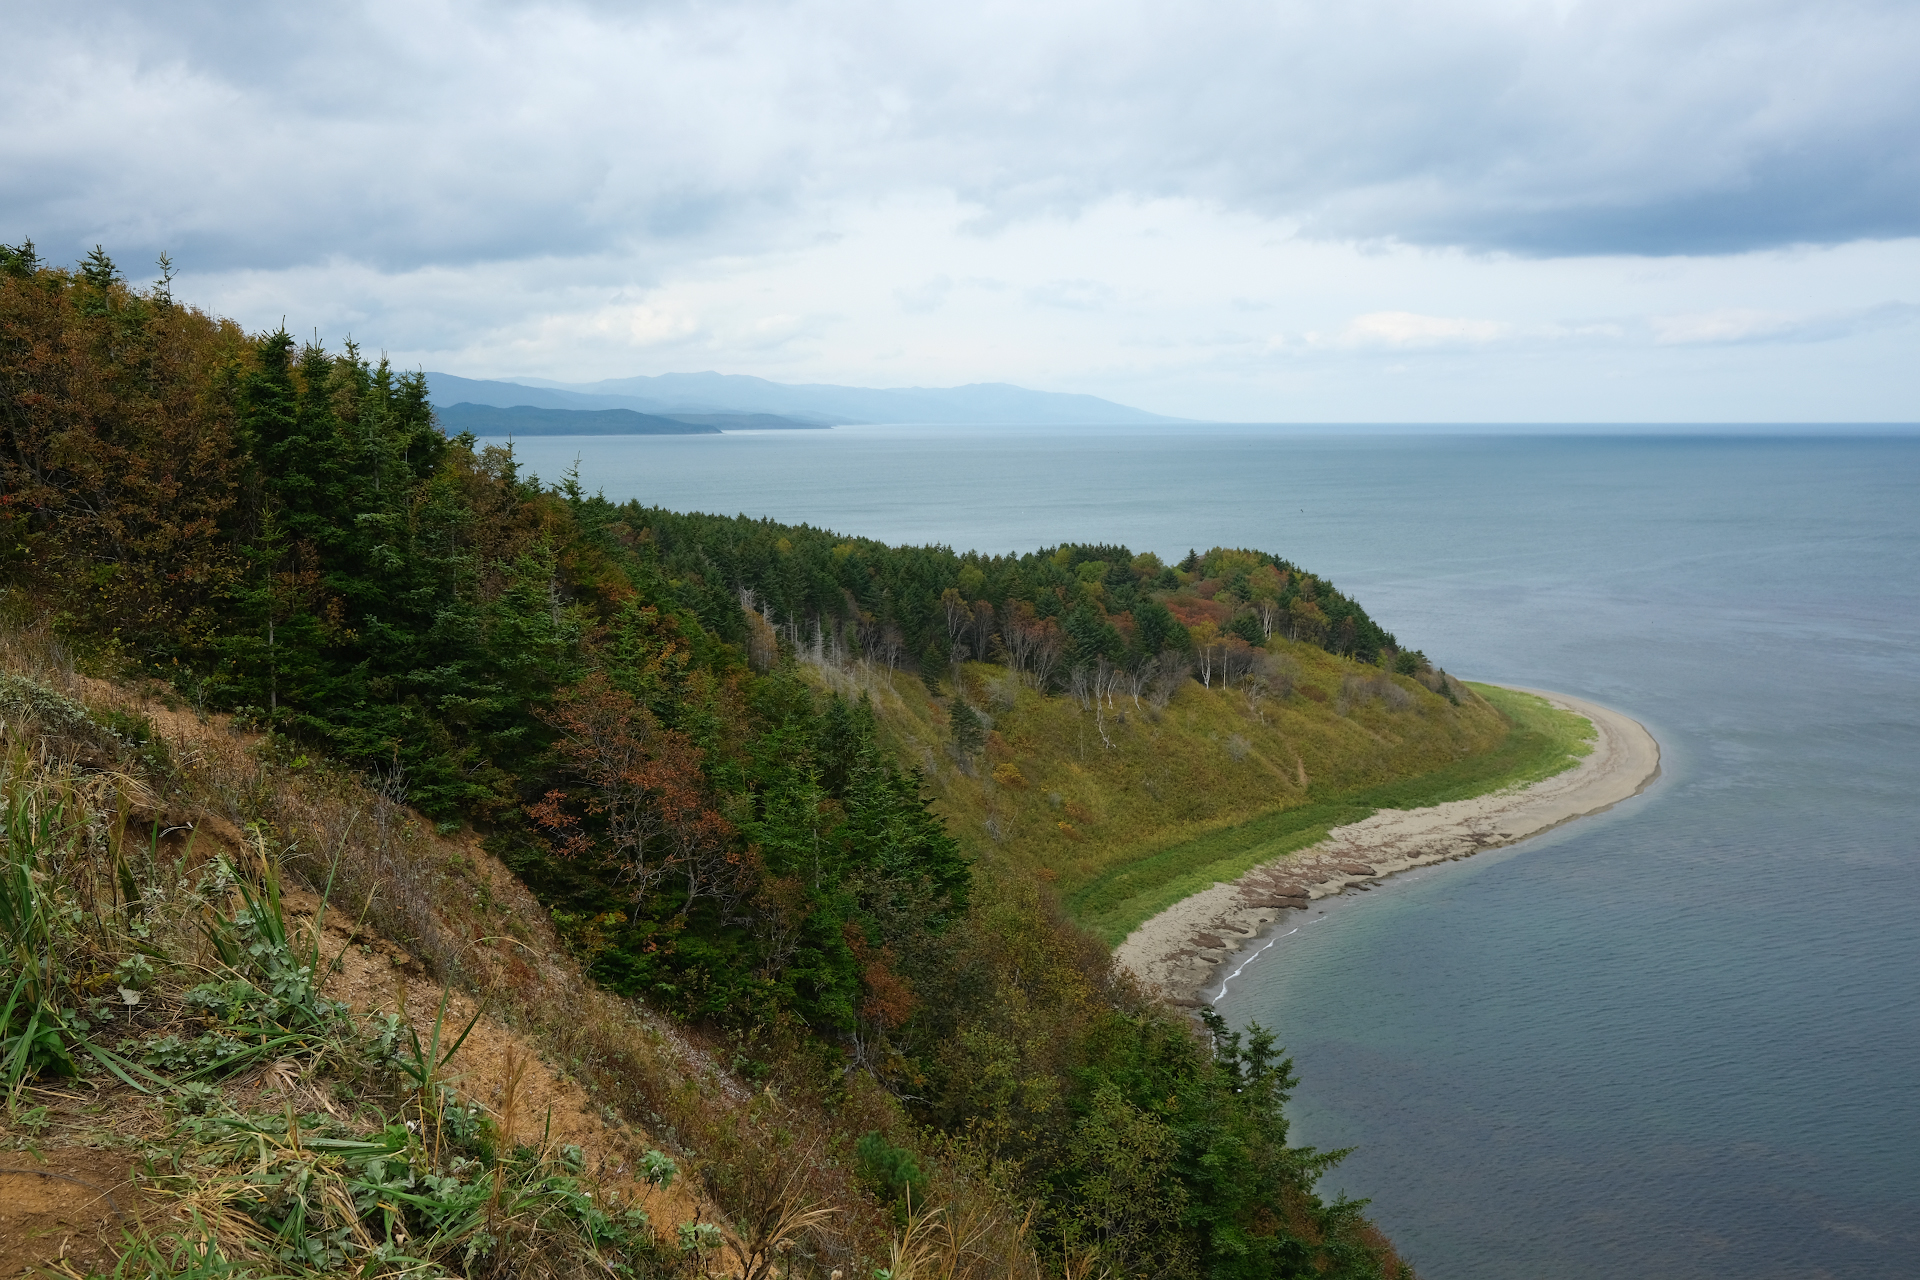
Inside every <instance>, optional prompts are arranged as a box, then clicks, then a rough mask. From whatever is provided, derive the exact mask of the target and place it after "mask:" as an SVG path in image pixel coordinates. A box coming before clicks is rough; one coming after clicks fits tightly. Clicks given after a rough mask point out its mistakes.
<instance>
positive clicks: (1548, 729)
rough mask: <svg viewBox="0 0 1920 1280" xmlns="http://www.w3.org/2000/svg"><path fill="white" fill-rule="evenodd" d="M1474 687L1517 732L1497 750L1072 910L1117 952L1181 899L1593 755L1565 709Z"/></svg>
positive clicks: (1112, 885)
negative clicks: (1338, 838) (1333, 841)
mask: <svg viewBox="0 0 1920 1280" xmlns="http://www.w3.org/2000/svg"><path fill="white" fill-rule="evenodd" d="M1472 688H1473V689H1474V691H1475V692H1476V693H1478V694H1479V695H1480V696H1481V697H1483V698H1485V699H1486V700H1487V701H1488V702H1491V703H1492V704H1493V705H1494V707H1495V708H1496V709H1497V710H1499V712H1500V713H1501V714H1502V715H1503V716H1504V717H1506V720H1507V723H1508V724H1509V725H1510V726H1511V728H1509V730H1508V731H1507V736H1506V737H1505V738H1503V739H1502V740H1501V742H1500V745H1499V746H1497V747H1495V748H1494V749H1493V750H1491V751H1487V752H1483V753H1481V754H1480V755H1477V756H1470V757H1468V758H1467V759H1465V760H1459V761H1456V762H1454V763H1453V764H1450V765H1447V766H1446V767H1445V768H1442V769H1435V770H1433V771H1432V772H1430V773H1423V774H1418V775H1416V776H1414V777H1411V778H1401V779H1398V780H1396V781H1393V782H1387V783H1382V784H1380V785H1378V786H1373V787H1364V788H1359V789H1356V790H1354V791H1350V792H1347V793H1345V794H1340V795H1333V796H1325V797H1320V798H1315V799H1310V800H1309V801H1308V802H1307V803H1306V804H1304V805H1297V806H1295V807H1293V808H1291V809H1279V810H1275V811H1274V812H1271V813H1263V814H1261V815H1260V816H1259V817H1257V818H1254V819H1252V820H1251V821H1249V822H1243V823H1241V824H1240V825H1238V826H1234V827H1227V828H1225V829H1223V830H1220V831H1212V832H1208V833H1207V834H1206V835H1204V836H1201V837H1199V838H1198V839H1194V840H1189V841H1186V842H1184V843H1182V844H1177V845H1174V846H1172V847H1170V848H1167V849H1162V850H1160V851H1159V852H1157V853H1153V854H1149V855H1148V856H1147V857H1145V858H1141V859H1139V860H1138V861H1135V862H1130V863H1127V864H1126V865H1124V866H1119V867H1113V868H1111V869H1109V870H1107V871H1105V872H1103V873H1102V874H1101V875H1099V876H1097V877H1095V878H1094V879H1093V880H1090V881H1089V882H1087V883H1086V884H1084V885H1082V886H1080V887H1079V888H1077V889H1075V890H1073V891H1072V892H1070V893H1069V894H1068V895H1067V897H1066V906H1067V910H1068V912H1069V913H1070V914H1071V915H1072V916H1073V917H1074V919H1075V920H1077V921H1078V922H1079V923H1080V924H1081V925H1083V926H1084V927H1085V928H1087V929H1089V930H1091V931H1092V932H1093V933H1094V934H1095V935H1097V936H1098V937H1100V938H1101V939H1102V940H1103V941H1105V942H1106V943H1107V944H1108V945H1109V946H1112V945H1115V944H1117V943H1118V942H1119V941H1120V940H1121V939H1123V938H1125V937H1126V936H1127V935H1128V934H1129V933H1132V932H1133V931H1134V930H1135V929H1136V928H1138V927H1139V926H1140V925H1141V923H1143V922H1144V921H1146V920H1149V919H1151V918H1152V917H1153V916H1155V915H1157V914H1159V913H1160V912H1162V911H1164V910H1166V909H1167V908H1168V907H1170V906H1172V905H1173V904H1174V903H1176V902H1179V901H1180V900H1181V899H1183V898H1188V897H1191V896H1193V895H1194V894H1196V893H1200V892H1202V891H1203V890H1205V889H1208V888H1210V887H1212V886H1213V885H1215V884H1217V883H1222V882H1225V881H1231V880H1235V879H1238V878H1239V877H1240V876H1242V875H1245V874H1246V873H1247V872H1248V871H1251V870H1252V869H1253V868H1255V867H1257V866H1259V865H1261V864H1262V863H1266V862H1271V861H1273V860H1274V859H1276V858H1281V857H1284V856H1286V855H1287V854H1289V853H1293V852H1295V851H1296V850H1300V849H1304V848H1306V847H1307V846H1309V845H1312V844H1316V843H1318V842H1319V841H1320V840H1322V839H1324V838H1325V837H1326V834H1327V832H1329V831H1331V830H1332V829H1333V828H1335V827H1342V826H1346V825H1347V824H1348V823H1353V822H1359V821H1360V820H1362V819H1363V818H1367V817H1370V816H1371V815H1372V814H1374V813H1375V812H1377V811H1378V810H1381V809H1424V808H1428V807H1430V806H1432V805H1436V804H1446V803H1449V802H1450V801H1454V800H1467V799H1471V798H1472V797H1474V796H1482V795H1487V794H1488V793H1490V792H1494V791H1502V790H1505V789H1506V788H1508V787H1515V786H1528V785H1531V784H1533V783H1535V782H1539V781H1540V780H1542V779H1544V778H1550V777H1552V776H1553V775H1555V774H1557V773H1563V772H1565V771H1566V770H1568V769H1571V768H1572V767H1573V766H1574V765H1576V764H1578V763H1579V761H1580V758H1581V757H1582V756H1585V755H1587V754H1588V753H1589V752H1591V751H1592V750H1593V737H1594V729H1593V726H1592V725H1591V724H1589V723H1588V722H1587V721H1586V720H1585V719H1584V718H1582V717H1580V716H1576V715H1573V714H1572V713H1570V712H1565V711H1558V710H1555V709H1554V708H1553V707H1550V706H1548V705H1547V703H1546V701H1545V700H1544V699H1542V698H1538V697H1536V696H1534V695H1533V694H1530V693H1519V692H1516V691H1514V690H1512V689H1502V688H1500V687H1498V686H1496V685H1485V684H1475V685H1473V686H1472Z"/></svg>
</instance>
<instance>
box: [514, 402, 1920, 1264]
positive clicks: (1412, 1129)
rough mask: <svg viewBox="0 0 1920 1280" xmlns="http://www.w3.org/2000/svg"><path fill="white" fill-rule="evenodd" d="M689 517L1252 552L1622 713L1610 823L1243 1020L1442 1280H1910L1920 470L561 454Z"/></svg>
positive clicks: (1385, 614)
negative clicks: (700, 512) (1649, 774)
mask: <svg viewBox="0 0 1920 1280" xmlns="http://www.w3.org/2000/svg"><path fill="white" fill-rule="evenodd" d="M519 452H520V456H521V457H522V458H523V460H525V461H526V462H527V463H528V464H530V465H531V466H532V467H533V468H534V469H536V470H537V471H538V472H539V473H540V474H541V475H543V476H546V477H548V478H554V477H557V476H558V475H559V474H560V473H561V472H562V471H563V470H564V469H565V468H566V466H567V465H568V464H569V463H571V462H572V460H573V459H574V458H575V457H576V455H577V456H578V458H579V461H580V471H581V476H582V479H583V480H584V482H585V483H586V484H587V485H588V487H589V488H593V487H603V488H604V489H605V490H606V492H607V493H608V495H609V496H612V497H618V498H626V497H638V498H640V499H642V500H643V501H647V502H652V503H661V504H664V505H668V506H672V507H676V508H693V509H705V510H718V511H724V512H734V511H745V512H748V513H751V514H755V515H760V514H766V515H773V516H776V517H779V518H781V519H785V520H804V521H809V522H812V523H816V524H824V525H827V526H830V527H832V528H835V529H839V530H841V531H845V532H850V533H859V534H863V535H867V536H872V537H878V538H883V539H887V540H889V541H896V542H897V541H911V542H944V543H948V544H950V545H953V546H955V547H956V548H966V547H976V546H977V547H980V548H983V549H986V550H995V551H1007V550H1016V549H1018V550H1026V549H1032V548H1034V547H1038V546H1043V545H1048V544H1051V543H1054V542H1058V541H1062V540H1075V541H1083V542H1091V541H1115V542H1125V543H1127V544H1129V545H1131V546H1132V547H1134V548H1135V549H1136V550H1141V549H1149V548H1150V549H1153V550H1156V551H1158V552H1160V553H1161V554H1162V555H1163V556H1166V555H1172V556H1177V555H1181V554H1184V552H1185V551H1186V550H1187V549H1188V548H1189V547H1197V548H1201V549H1205V548H1207V547H1209V546H1212V545H1215V544H1225V545H1248V546H1255V547H1260V548H1263V549H1268V550H1272V551H1275V552H1279V553H1281V554H1284V555H1286V556H1288V557H1290V558H1292V559H1294V560H1296V561H1297V562H1299V563H1301V564H1303V565H1306V566H1308V567H1310V568H1312V569H1314V570H1315V571H1316V572H1320V573H1323V574H1325V575H1327V576H1329V577H1331V578H1332V579H1333V580H1334V582H1335V583H1337V584H1338V585H1339V586H1340V587H1341V588H1343V589H1344V590H1347V591H1349V592H1351V593H1352V594H1354V595H1355V596H1357V597H1358V598H1359V599H1360V600H1361V602H1362V603H1363V604H1364V605H1365V606H1366V607H1367V608H1368V610H1369V611H1370V612H1371V613H1372V614H1373V615H1374V616H1375V617H1376V618H1377V619H1379V620H1380V621H1381V622H1382V623H1383V625H1385V626H1387V627H1388V628H1389V629H1390V630H1392V631H1395V632H1396V633H1398V635H1399V637H1400V639H1401V641H1402V642H1403V643H1405V644H1409V645H1412V646H1415V647H1418V648H1421V649H1424V650H1425V651H1426V653H1427V654H1428V655H1429V656H1430V657H1431V658H1432V659H1433V660H1435V661H1436V662H1438V663H1441V664H1442V665H1444V666H1445V667H1447V668H1448V669H1449V670H1451V671H1453V672H1455V673H1457V674H1459V675H1463V676H1467V677H1469V678H1479V679H1488V680H1500V681H1506V682H1512V683H1517V684H1530V685H1535V686H1539V687H1543V688H1550V689H1560V690H1565V691H1567V692H1569V693H1574V694H1579V695H1582V696H1585V697H1589V698H1593V699H1595V700H1597V701H1600V702H1604V703H1607V704H1609V705H1611V706H1614V707H1617V708H1619V709H1621V710H1623V711H1625V712H1627V713H1629V714H1631V715H1634V716H1636V717H1637V718H1639V719H1640V720H1642V721H1643V722H1644V723H1646V724H1647V725H1648V727H1649V728H1651V729H1652V730H1653V732H1654V734H1655V735H1656V736H1657V737H1658V738H1659V739H1660V742H1661V745H1662V747H1663V748H1664V750H1665V774H1664V776H1663V777H1662V779H1661V780H1660V781H1659V782H1658V783H1657V784H1656V785H1655V786H1654V787H1653V788H1652V789H1651V790H1650V791H1649V792H1648V793H1647V794H1646V795H1644V796H1642V797H1640V798H1638V799H1636V800H1633V801H1631V802H1629V803H1627V804H1625V805H1622V806H1621V807H1620V808H1618V809H1616V810H1614V811H1613V812H1612V813H1609V814H1607V815H1605V816H1602V817H1599V818H1595V819H1589V820H1586V821H1584V822H1581V823H1578V824H1575V825H1574V826H1572V827H1569V828H1564V829H1562V830H1560V831H1558V832H1555V833H1551V834H1549V835H1547V836H1545V837H1542V838H1540V839H1537V840H1534V841H1531V842H1529V843H1527V844H1524V845H1521V846H1518V847H1516V848H1514V849H1510V850H1504V851H1501V852H1498V853H1494V854H1486V855H1482V856H1481V857H1478V858H1475V859H1473V860H1470V861H1467V862H1462V863H1454V864H1449V865H1447V866H1443V867H1437V868H1430V869H1428V870H1426V871H1423V872H1420V873H1416V874H1414V875H1412V876H1408V877H1403V878H1401V879H1400V880H1398V881H1394V882H1390V883H1389V884H1388V885H1386V886H1384V887H1381V888H1379V889H1376V890H1373V891H1371V892H1368V893H1365V894H1359V895H1355V896H1350V897H1345V898H1341V899H1336V900H1334V901H1333V902H1332V903H1330V904H1328V905H1327V907H1326V909H1325V910H1324V911H1322V912H1318V913H1314V914H1311V915H1309V916H1307V917H1305V919H1304V920H1300V919H1296V920H1295V921H1294V922H1292V923H1291V924H1290V925H1289V927H1290V928H1293V929H1294V931H1293V932H1292V933H1290V934H1288V935H1287V936H1284V937H1280V938H1278V939H1277V940H1276V941H1275V942H1274V945H1273V946H1272V947H1271V948H1269V949H1268V950H1266V951H1265V952H1263V953H1262V954H1261V955H1259V956H1258V958H1256V959H1254V960H1253V961H1252V962H1251V963H1249V964H1248V965H1246V967H1245V969H1244V971H1243V972H1242V973H1240V974H1239V976H1238V977H1236V978H1235V979H1234V980H1233V981H1232V982H1231V983H1230V984H1229V987H1228V989H1227V992H1226V994H1225V996H1224V997H1223V998H1222V1001H1221V1008H1222V1010H1223V1012H1225V1013H1226V1014H1227V1015H1228V1016H1229V1018H1230V1019H1232V1020H1233V1021H1235V1022H1237V1023H1245V1022H1247V1021H1250V1020H1257V1021H1260V1022H1262V1023H1265V1024H1267V1025H1270V1026H1273V1027H1275V1028H1277V1029H1278V1031H1279V1033H1280V1035H1281V1038H1282V1041H1283V1043H1284V1044H1285V1045H1286V1046H1287V1047H1288V1049H1289V1050H1290V1051H1291V1053H1292V1055H1293V1057H1294V1059H1295V1062H1296V1064H1297V1066H1298V1070H1299V1074H1300V1079H1301V1083H1300V1087H1299V1090H1298V1092H1297V1093H1296V1096H1295V1102H1294V1106H1293V1115H1294V1116H1295V1132H1296V1137H1297V1138H1298V1139H1299V1140H1301V1141H1304V1142H1309V1143H1313V1144H1315V1145H1319V1146H1323V1147H1333V1146H1349V1145H1351V1146H1354V1147H1356V1148H1357V1150H1356V1151H1355V1152H1354V1153H1353V1154H1352V1155H1351V1156H1350V1157H1348V1159H1347V1160H1346V1161H1345V1163H1344V1164H1342V1165H1341V1166H1340V1167H1339V1168H1338V1169H1336V1170H1335V1171H1334V1172H1333V1173H1332V1174H1330V1175H1329V1176H1328V1179H1327V1182H1326V1187H1327V1189H1328V1190H1345V1191H1347V1192H1349V1193H1351V1194H1352V1195H1355V1196H1363V1197H1368V1198H1370V1199H1371V1200H1372V1209H1371V1212H1372V1213H1373V1215H1374V1216H1375V1217H1376V1218H1377V1220H1378V1221H1379V1222H1380V1223H1381V1224H1382V1225H1383V1226H1384V1227H1385V1228H1386V1229H1387V1231H1388V1232H1389V1233H1390V1234H1391V1235H1392V1236H1393V1238H1394V1239H1395V1240H1396V1241H1397V1242H1398V1243H1399V1244H1400V1246H1401V1247H1402V1249H1403V1250H1404V1251H1405V1253H1406V1254H1407V1255H1408V1256H1409V1257H1410V1258H1411V1259H1412V1260H1413V1261H1414V1262H1415V1264H1416V1265H1417V1266H1418V1267H1419V1268H1420V1271H1421V1274H1422V1275H1423V1276H1425V1277H1427V1278H1428V1280H1479V1278H1489V1280H1497V1278H1502V1277H1536V1276H1542V1277H1544V1276H1551V1277H1589V1276H1591V1277H1601V1276H1605V1277H1620V1276H1632V1277H1691V1276H1702V1277H1706V1276H1712V1277H1729V1276H1740V1277H1748V1278H1751V1277H1773V1276H1781V1277H1786V1276H1796V1277H1799V1276H1844V1277H1853V1276H1862V1277H1866V1276H1872V1277H1880V1276H1886V1277H1893V1276H1915V1275H1920V835H1916V830H1917V828H1920V642H1917V641H1916V636H1917V635H1920V438H1915V437H1911V436H1908V437H1880V438H1843V437H1822V438H1783V437H1777V436H1776V437H1745V438H1742V437H1736V436H1714V437H1659V436H1627V437H1567V436H1515V435H1501V436H1472V435H1420V436H1398V437H1396V436H1380V435H1373V436H1346V437H1333V436H1312V435H1300V434H1291V433H1288V432H1284V431H1280V430H1262V429H1254V428H1184V429H1178V430H1168V429H1163V428H1155V429H1129V430H1119V431H1115V430H1100V431H1093V430H1077V431H1076V430H1061V429H1057V428H1050V429H1045V430H1038V431H1030V430H1027V431H1015V430H1009V429H1004V428H993V429H979V430H956V429H925V428H860V429H841V430H836V431H833V432H804V433H786V434H779V433H766V434H755V435H728V436H719V437H681V438H666V439H647V438H626V439H615V440H608V439H604V438H602V439H567V440H551V439H549V440H536V441H533V442H530V443H526V444H523V445H522V446H521V447H520V450H519Z"/></svg>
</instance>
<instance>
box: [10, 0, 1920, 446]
mask: <svg viewBox="0 0 1920 1280" xmlns="http://www.w3.org/2000/svg"><path fill="white" fill-rule="evenodd" d="M0 21H3V22H4V27H5V29H6V30H7V31H8V41H7V43H8V45H9V52H8V54H7V55H6V63H7V66H8V72H7V75H6V76H4V77H0V119H4V121H5V127H4V128H0V241H4V242H6V243H18V242H19V241H21V240H23V239H26V238H31V239H33V240H34V241H35V242H36V244H37V246H38V247H39V249H40V251H41V253H42V254H43V256H46V257H48V258H51V259H53V260H54V261H57V262H67V261H72V260H74V259H77V258H78V257H79V256H80V255H81V254H83V253H84V252H86V251H87V250H88V249H90V248H91V247H92V246H93V245H95V244H96V243H97V244H100V245H103V246H104V247H105V248H106V250H107V251H108V253H110V254H111V255H112V256H113V257H114V259H115V260H116V261H117V262H119V263H120V264H121V266H122V267H123V268H124V269H125V270H126V271H127V273H128V274H129V276H130V277H132V278H135V279H145V278H150V277H151V275H152V274H153V268H152V267H151V266H150V264H151V263H152V262H153V261H154V260H155V259H156V258H157V256H158V255H159V254H160V253H161V252H163V251H164V252H167V253H169V254H170V255H171V256H172V258H173V259H174V261H175V263H176V264H177V268H176V269H177V271H178V276H177V279H176V283H175V286H174V289H175V292H176V294H178V295H179V296H182V297H185V298H189V299H191V300H193V301H195V302H196V303H198V304H199V305H201V306H204V307H205V308H207V309H209V310H212V311H215V312H218V313H221V314H225V315H230V316H233V317H234V318H235V319H237V320H239V321H240V322H241V323H242V324H244V325H246V326H247V327H248V328H249V329H254V330H258V329H267V328H272V327H275V326H277V325H278V324H279V323H280V322H281V320H282V318H283V317H284V318H285V322H286V324H287V325H288V327H289V328H290V329H292V330H294V331H295V332H296V333H298V334H301V335H302V336H305V335H309V334H315V333H317V334H318V335H319V336H320V337H321V338H322V339H323V340H325V341H327V342H329V343H331V344H338V343H339V342H340V341H341V340H342V339H344V338H346V337H348V336H351V337H353V338H354V339H356V340H358V341H359V342H360V344H361V345H362V347H363V348H365V349H367V350H369V351H383V352H385V353H386V354H388V355H389V356H390V357H391V358H392V359H393V360H395V361H396V362H397V363H399V364H401V365H402V366H403V367H409V368H411V367H420V368H426V369H433V370H439V371H444V372H448V373H456V374H461V375H464V376H468V377H507V378H512V377H529V376H530V377H540V378H548V379H556V380H560V381H568V382H591V381H594V380H597V379H601V378H615V377H626V376H631V375H633V374H643V373H644V374H655V373H667V372H696V371H701V370H708V369H712V370H718V371H720V372H723V373H745V374H754V375H758V376H761V377H766V378H772V379H775V380H777V381H782V382H837V383H846V384H851V385H859V386H952V385H958V384H963V383H970V382H1012V383H1018V384H1020V385H1023V386H1028V387H1034V388H1038V389H1042V390H1050V391H1071V392H1083V393H1088V394H1093V395H1099V396H1105V397H1107V398H1109V399H1113V400H1117V401H1120V402H1122V403H1126V404H1131V405H1136V406H1139V407H1141V408H1145V409H1150V410H1153V411H1155V412H1159V413H1165V414H1171V415H1175V416H1181V417H1190V418H1211V419H1218V420H1231V421H1276V422H1325V423H1336V422H1543V423H1545V422H1575V423H1577V422H1638V423H1646V422H1794V421H1802V422H1837V421H1839V422H1915V421H1920V379H1916V377H1915V375H1914V370H1915V368H1916V367H1920V358H1916V348H1917V347H1920V145H1916V139H1920V74H1916V73H1915V68H1916V67H1920V4H1915V3H1913V2H1912V0H1886V2H1879V0H1805V2H1802V0H1613V2H1611V3H1598V4H1589V3H1565V2H1552V0H1544V2H1541V3H1522V2H1520V0H1338V2H1335V0H1328V2H1325V3H1291V2H1289V0H1268V2H1266V3H1240V2H1235V0H1220V2H1217V3H1194V2H1193V0H1188V3H1183V4H1174V3H1143V2H1131V3H1130V2H1128V0H1105V2H1104V3H1097V4H1096V3H1086V2H1083V0H1048V3H1045V4H1034V3H1032V0H1025V2H1024V3H1017V4H1016V3H974V4H944V5H935V4H927V3H919V4H913V3H899V2H898V0H896V2H895V3H888V4H882V3H863V2H860V0H802V2H799V3H760V2H744V3H743V2H730V0H704V2H699V3H677V2H673V0H655V2H646V0H641V2H638V3H632V2H630V3H617V4H616V3H574V4H537V5H531V4H516V3H506V2H504V0H503V2H496V3H449V2H439V3H433V2H416V0H382V3H379V4H365V5H360V4H352V3H335V4H332V5H328V6H322V7H318V8H315V7H311V6H308V7H297V6H270V5H253V6H242V5H239V4H233V3H228V4H216V3H210V2H204V3H169V2H167V0H142V2H141V3H131V4H121V3H112V2H111V0H90V3H88V4H86V5H84V6H82V5H74V4H71V3H60V4H53V3H39V2H37V0H0Z"/></svg>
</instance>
